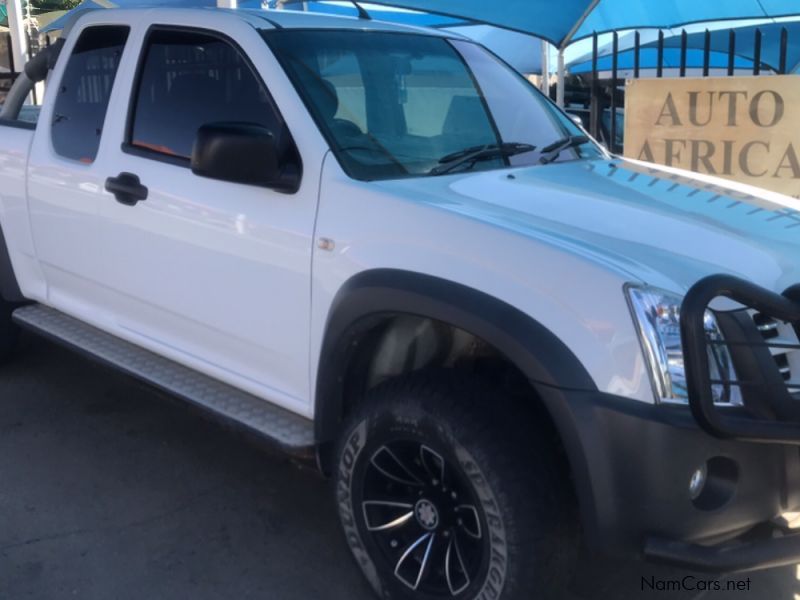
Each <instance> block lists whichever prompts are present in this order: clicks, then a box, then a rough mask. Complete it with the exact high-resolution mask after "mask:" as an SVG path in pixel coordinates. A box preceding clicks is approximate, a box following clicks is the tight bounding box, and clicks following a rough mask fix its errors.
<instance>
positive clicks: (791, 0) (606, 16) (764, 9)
mask: <svg viewBox="0 0 800 600" xmlns="http://www.w3.org/2000/svg"><path fill="white" fill-rule="evenodd" d="M798 14H800V1H798V0H661V1H658V2H657V1H656V0H642V1H639V2H631V0H600V2H599V4H598V5H597V7H596V8H595V9H594V10H593V11H592V12H591V14H589V16H588V17H587V19H586V21H584V23H583V24H582V25H581V27H580V28H579V29H578V31H577V32H576V34H575V36H574V38H573V39H580V38H582V37H587V36H590V35H592V32H594V31H597V32H603V31H612V30H615V29H617V30H619V29H640V28H644V27H660V28H662V29H665V28H673V27H680V26H681V25H688V24H689V23H701V22H703V21H723V20H728V19H760V18H765V17H788V16H792V15H798Z"/></svg>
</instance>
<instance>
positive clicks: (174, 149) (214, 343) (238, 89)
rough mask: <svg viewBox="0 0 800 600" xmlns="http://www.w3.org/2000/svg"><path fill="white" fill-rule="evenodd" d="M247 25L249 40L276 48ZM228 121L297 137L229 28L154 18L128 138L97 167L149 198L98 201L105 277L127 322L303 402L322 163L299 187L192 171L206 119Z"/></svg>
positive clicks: (164, 348) (168, 351)
mask: <svg viewBox="0 0 800 600" xmlns="http://www.w3.org/2000/svg"><path fill="white" fill-rule="evenodd" d="M247 29H248V30H249V31H250V35H251V36H252V37H251V38H248V39H249V40H250V42H249V43H252V44H258V48H259V51H261V52H264V53H269V50H268V48H267V47H266V45H265V44H264V43H263V40H261V38H260V37H259V36H258V34H257V33H256V32H255V31H254V30H253V29H252V28H249V27H248V28H247ZM243 39H245V36H244V35H242V36H241V37H240V36H239V35H238V34H237V41H239V42H242V40H243ZM242 43H244V42H242ZM276 65H277V63H276ZM284 81H285V79H284ZM219 122H239V123H253V124H258V125H260V126H263V127H266V128H268V129H270V130H271V131H273V132H281V131H283V132H288V135H289V136H290V137H291V131H289V130H288V126H287V125H286V122H285V121H284V118H283V117H282V115H281V113H280V112H279V110H278V108H277V106H276V104H275V103H274V101H273V99H272V96H271V94H270V91H269V89H268V87H267V85H266V84H265V82H264V81H263V80H262V78H261V76H260V75H259V74H258V72H257V71H256V69H255V68H254V67H253V65H252V63H251V61H250V59H249V58H248V56H247V55H246V54H245V51H244V50H242V49H241V47H240V46H239V45H238V44H237V43H236V42H234V41H233V40H232V39H231V38H229V37H226V36H223V35H222V34H220V33H219V32H215V31H210V30H205V29H198V28H191V29H189V28H187V27H179V26H167V25H163V26H162V25H159V26H155V27H150V29H148V31H147V33H146V36H145V38H144V43H143V48H142V55H141V57H140V59H139V66H138V69H137V72H136V74H135V76H134V80H133V89H132V94H131V106H130V109H129V111H128V119H127V124H126V128H125V132H124V139H123V143H122V145H121V146H120V145H116V146H115V147H114V148H112V149H110V154H111V155H112V156H113V160H112V161H111V162H110V163H109V164H107V165H106V171H105V172H104V173H103V174H102V175H103V176H104V177H110V178H112V179H113V180H114V181H117V182H121V183H122V184H123V185H129V187H130V186H132V189H133V190H141V191H144V190H145V189H146V199H145V198H143V197H142V198H141V200H140V201H138V202H135V203H133V204H131V202H125V201H124V200H125V198H122V199H120V201H114V198H113V197H107V198H106V201H104V202H103V203H102V205H101V206H100V209H99V222H98V226H99V231H100V232H101V233H100V237H101V240H102V241H101V246H102V253H103V254H104V259H103V263H102V264H103V265H104V266H105V270H104V272H103V273H102V274H100V279H101V280H102V282H103V285H104V286H105V287H106V288H107V289H108V290H109V292H108V294H107V298H108V300H109V302H110V303H112V305H113V307H114V314H115V318H116V320H117V326H118V328H119V329H120V330H121V331H123V332H125V335H127V336H129V337H131V338H132V339H134V340H138V341H140V342H141V343H143V344H145V345H149V346H151V347H153V348H155V349H157V350H158V351H159V352H161V353H163V354H165V355H168V356H170V357H171V358H173V359H175V360H178V361H180V362H183V363H185V364H187V365H188V366H191V367H194V368H196V369H198V370H201V371H204V372H206V373H208V374H210V375H212V376H215V377H218V378H219V379H222V380H225V381H227V382H229V383H231V384H234V385H237V386H239V387H241V388H244V389H247V390H248V391H250V392H252V393H254V394H257V395H261V396H262V397H266V398H269V399H270V400H272V401H274V402H276V403H278V404H282V405H284V406H286V407H288V408H294V409H297V410H298V411H305V410H307V408H308V405H307V399H308V397H309V395H308V392H309V390H308V386H309V383H308V381H309V377H308V369H309V366H308V360H309V358H308V343H309V313H310V302H311V281H310V277H311V248H312V239H313V230H314V221H315V214H316V206H317V195H318V194H317V187H318V183H317V182H318V180H317V179H315V177H318V176H311V177H304V178H303V181H302V183H301V185H300V189H299V191H297V192H296V193H293V194H291V193H281V192H278V191H274V190H272V189H268V188H265V187H257V186H251V185H242V184H237V183H229V182H224V181H218V180H212V179H208V178H203V177H199V176H197V175H194V174H193V173H192V170H191V168H190V156H191V153H192V146H193V144H194V141H195V137H196V133H197V130H198V129H199V128H200V126H202V125H204V124H208V123H219ZM291 143H292V144H294V142H291ZM111 164H113V165H114V166H113V169H112V168H111ZM317 170H318V169H317ZM134 177H135V178H136V179H134ZM138 186H141V187H138ZM142 196H144V194H142ZM134 200H135V199H134Z"/></svg>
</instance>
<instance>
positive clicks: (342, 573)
mask: <svg viewBox="0 0 800 600" xmlns="http://www.w3.org/2000/svg"><path fill="white" fill-rule="evenodd" d="M329 494H330V490H329V488H328V484H327V483H326V482H325V481H323V480H322V479H320V478H319V477H318V476H317V475H316V474H315V473H313V472H312V471H308V470H305V469H301V468H299V467H297V466H295V465H293V464H292V463H290V462H288V461H287V460H285V459H284V458H282V457H281V456H278V455H275V454H272V453H269V452H265V451H264V450H263V449H262V448H258V447H255V446H253V445H252V444H249V443H246V442H245V441H243V440H242V439H241V438H240V437H239V436H237V435H236V434H233V433H231V432H228V431H225V430H223V429H221V428H220V427H218V426H217V425H216V424H213V423H209V422H207V421H205V420H204V419H203V418H201V417H199V416H198V415H196V414H195V413H193V412H192V411H189V410H186V407H184V406H181V405H180V404H176V403H174V402H171V401H169V400H168V399H166V398H165V397H164V396H162V395H161V394H159V393H156V392H153V391H152V390H150V389H148V388H146V387H144V386H141V385H139V384H138V383H136V382H134V381H132V380H130V379H128V378H126V377H122V376H119V375H117V374H116V373H113V372H111V371H108V370H106V369H104V368H102V367H100V366H97V365H95V364H93V363H90V362H88V361H86V360H84V359H82V358H79V357H76V356H74V355H72V354H71V353H69V352H68V351H65V350H63V349H61V348H58V347H56V346H53V345H51V344H49V343H47V342H44V341H41V340H38V339H34V338H30V337H24V338H23V343H22V352H21V354H20V356H19V358H17V359H16V360H15V361H14V362H13V363H11V364H10V365H6V366H4V367H2V368H0V598H2V599H3V600H5V599H11V600H16V599H22V598H25V599H42V600H56V599H60V598H80V599H81V600H95V599H96V600H109V599H112V598H113V599H115V600H128V599H130V600H134V599H135V600H141V599H143V598H147V599H148V600H159V599H169V600H172V599H183V598H192V599H193V600H205V599H211V598H214V599H219V598H225V599H228V598H230V599H237V600H238V599H246V598H260V599H261V598H269V599H278V600H284V599H285V600H294V599H297V600H299V599H306V598H309V599H310V598H313V599H325V598H335V599H338V598H342V599H347V600H362V599H363V600H368V599H370V598H372V595H371V592H370V590H369V589H368V587H367V586H366V584H365V583H364V582H363V581H362V579H361V575H360V573H359V572H358V570H357V568H356V567H355V565H354V563H353V562H352V560H351V559H350V557H349V555H348V554H347V549H346V547H345V546H344V543H343V541H342V539H341V536H340V534H339V530H338V523H337V520H336V514H335V511H334V508H333V505H332V503H331V502H330V496H329ZM651 575H652V576H653V577H654V579H653V581H654V582H655V585H656V586H661V585H662V584H661V583H659V582H665V584H666V585H669V584H670V583H671V584H672V585H674V580H676V579H678V580H680V579H681V578H682V577H684V576H685V575H687V573H682V572H681V573H679V572H675V571H672V570H669V569H658V568H653V567H649V566H646V565H642V564H640V563H617V562H610V561H603V560H599V559H595V558H589V559H586V560H584V561H583V564H582V566H581V569H580V573H579V576H578V577H576V579H575V584H574V586H573V588H574V589H573V590H571V591H570V592H565V594H564V597H565V599H566V598H570V599H573V598H586V599H589V598H591V599H598V598H602V599H604V600H623V599H627V598H663V599H669V600H690V599H691V600H697V599H700V598H702V599H708V600H734V599H737V600H749V599H759V600H761V599H766V598H769V599H770V600H795V593H798V594H800V586H798V581H797V579H796V577H795V570H794V569H784V570H780V571H773V572H768V573H761V574H758V575H751V576H750V577H751V582H750V591H733V592H724V591H721V592H716V591H713V592H707V593H703V592H700V591H697V590H683V591H663V589H660V588H659V589H654V590H652V591H648V590H647V586H648V584H647V583H645V582H643V580H642V578H643V577H645V578H647V579H648V581H649V577H650V576H651ZM740 579H741V578H740ZM726 584H727V583H726V580H723V581H722V585H723V587H724V586H725V585H726ZM798 597H800V596H798Z"/></svg>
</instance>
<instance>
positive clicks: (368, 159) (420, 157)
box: [264, 30, 602, 181]
mask: <svg viewBox="0 0 800 600" xmlns="http://www.w3.org/2000/svg"><path fill="white" fill-rule="evenodd" d="M264 37H265V39H266V40H267V42H268V43H269V45H270V47H271V48H272V50H273V52H274V53H275V55H276V56H277V57H278V60H279V61H280V62H281V64H282V65H283V67H284V69H285V70H286V71H287V73H288V75H289V77H290V78H291V79H292V81H293V82H294V84H295V86H296V87H297V89H298V92H299V93H300V95H301V97H302V98H303V101H304V102H305V103H306V105H307V106H308V108H309V110H310V111H311V113H312V115H313V116H314V118H315V120H316V121H317V124H318V125H319V127H320V129H321V130H322V132H323V134H324V135H325V137H326V138H327V140H328V142H329V143H330V145H331V149H332V150H333V152H334V153H335V154H336V156H337V158H338V159H339V162H340V164H341V165H342V167H343V168H344V170H345V171H346V172H347V173H348V174H349V175H350V176H351V177H353V178H356V179H360V180H366V181H371V180H377V179H395V178H401V177H420V176H431V177H432V176H436V175H440V174H445V173H451V172H453V173H456V172H463V171H466V170H486V169H497V168H504V167H507V166H521V165H533V164H539V162H540V159H541V158H543V154H542V152H541V151H542V149H544V148H546V147H547V146H550V145H552V144H553V143H554V142H557V141H559V140H563V139H564V138H567V137H569V136H580V135H582V131H581V130H580V129H579V128H578V127H577V126H576V125H575V124H574V123H573V122H572V121H571V120H570V119H569V118H568V117H567V116H565V115H564V114H563V113H562V112H561V111H559V110H558V109H557V108H556V107H555V106H554V105H552V103H550V102H549V101H548V100H546V99H545V98H544V97H543V96H542V95H541V94H539V92H538V91H537V90H536V89H535V88H534V87H533V86H532V85H531V84H530V83H528V81H526V80H525V79H524V78H523V77H522V76H521V75H519V74H518V73H516V72H515V71H513V70H512V69H511V68H510V67H508V66H507V65H505V64H504V63H503V62H502V61H500V60H498V59H497V58H495V57H494V56H493V55H492V54H490V53H489V52H487V51H486V50H484V49H483V48H482V47H480V46H478V45H477V44H474V43H472V42H467V41H462V40H452V39H446V38H443V37H435V36H428V35H417V34H405V33H386V32H374V31H358V30H299V31H298V30H272V31H268V32H264ZM507 144H518V145H519V146H516V147H518V148H520V149H521V150H524V149H526V148H527V147H526V146H523V145H525V144H527V145H530V146H534V147H535V148H536V149H535V150H530V149H528V150H527V151H524V152H523V151H521V150H520V151H518V153H512V152H508V151H507V148H508V146H504V145H507ZM478 149H482V150H483V151H482V152H476V150H478ZM469 151H471V152H469ZM458 153H464V154H469V156H467V158H466V159H464V158H463V155H462V156H461V157H458ZM601 154H602V151H601V150H599V149H598V148H597V147H596V146H595V145H594V144H593V143H591V142H588V143H583V144H577V145H575V146H574V147H568V148H566V149H564V150H563V151H562V152H560V154H559V155H558V156H557V157H556V158H555V160H575V159H577V158H581V157H587V156H590V157H596V156H600V155H601ZM454 157H457V158H460V160H457V161H456V162H453V158H454ZM553 158H554V157H552V156H550V157H548V159H549V160H553ZM443 163H446V164H445V166H446V167H447V168H444V169H443V168H441V166H442V164H443Z"/></svg>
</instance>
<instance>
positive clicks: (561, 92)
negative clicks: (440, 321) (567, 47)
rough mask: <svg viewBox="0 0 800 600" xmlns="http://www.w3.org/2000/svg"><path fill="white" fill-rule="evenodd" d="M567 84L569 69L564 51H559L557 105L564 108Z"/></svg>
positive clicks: (560, 49) (561, 49)
mask: <svg viewBox="0 0 800 600" xmlns="http://www.w3.org/2000/svg"><path fill="white" fill-rule="evenodd" d="M566 82H567V67H566V65H565V63H564V49H563V48H559V49H558V88H557V90H556V104H558V105H559V106H560V107H561V108H564V96H565V92H566V90H565V87H566Z"/></svg>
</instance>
